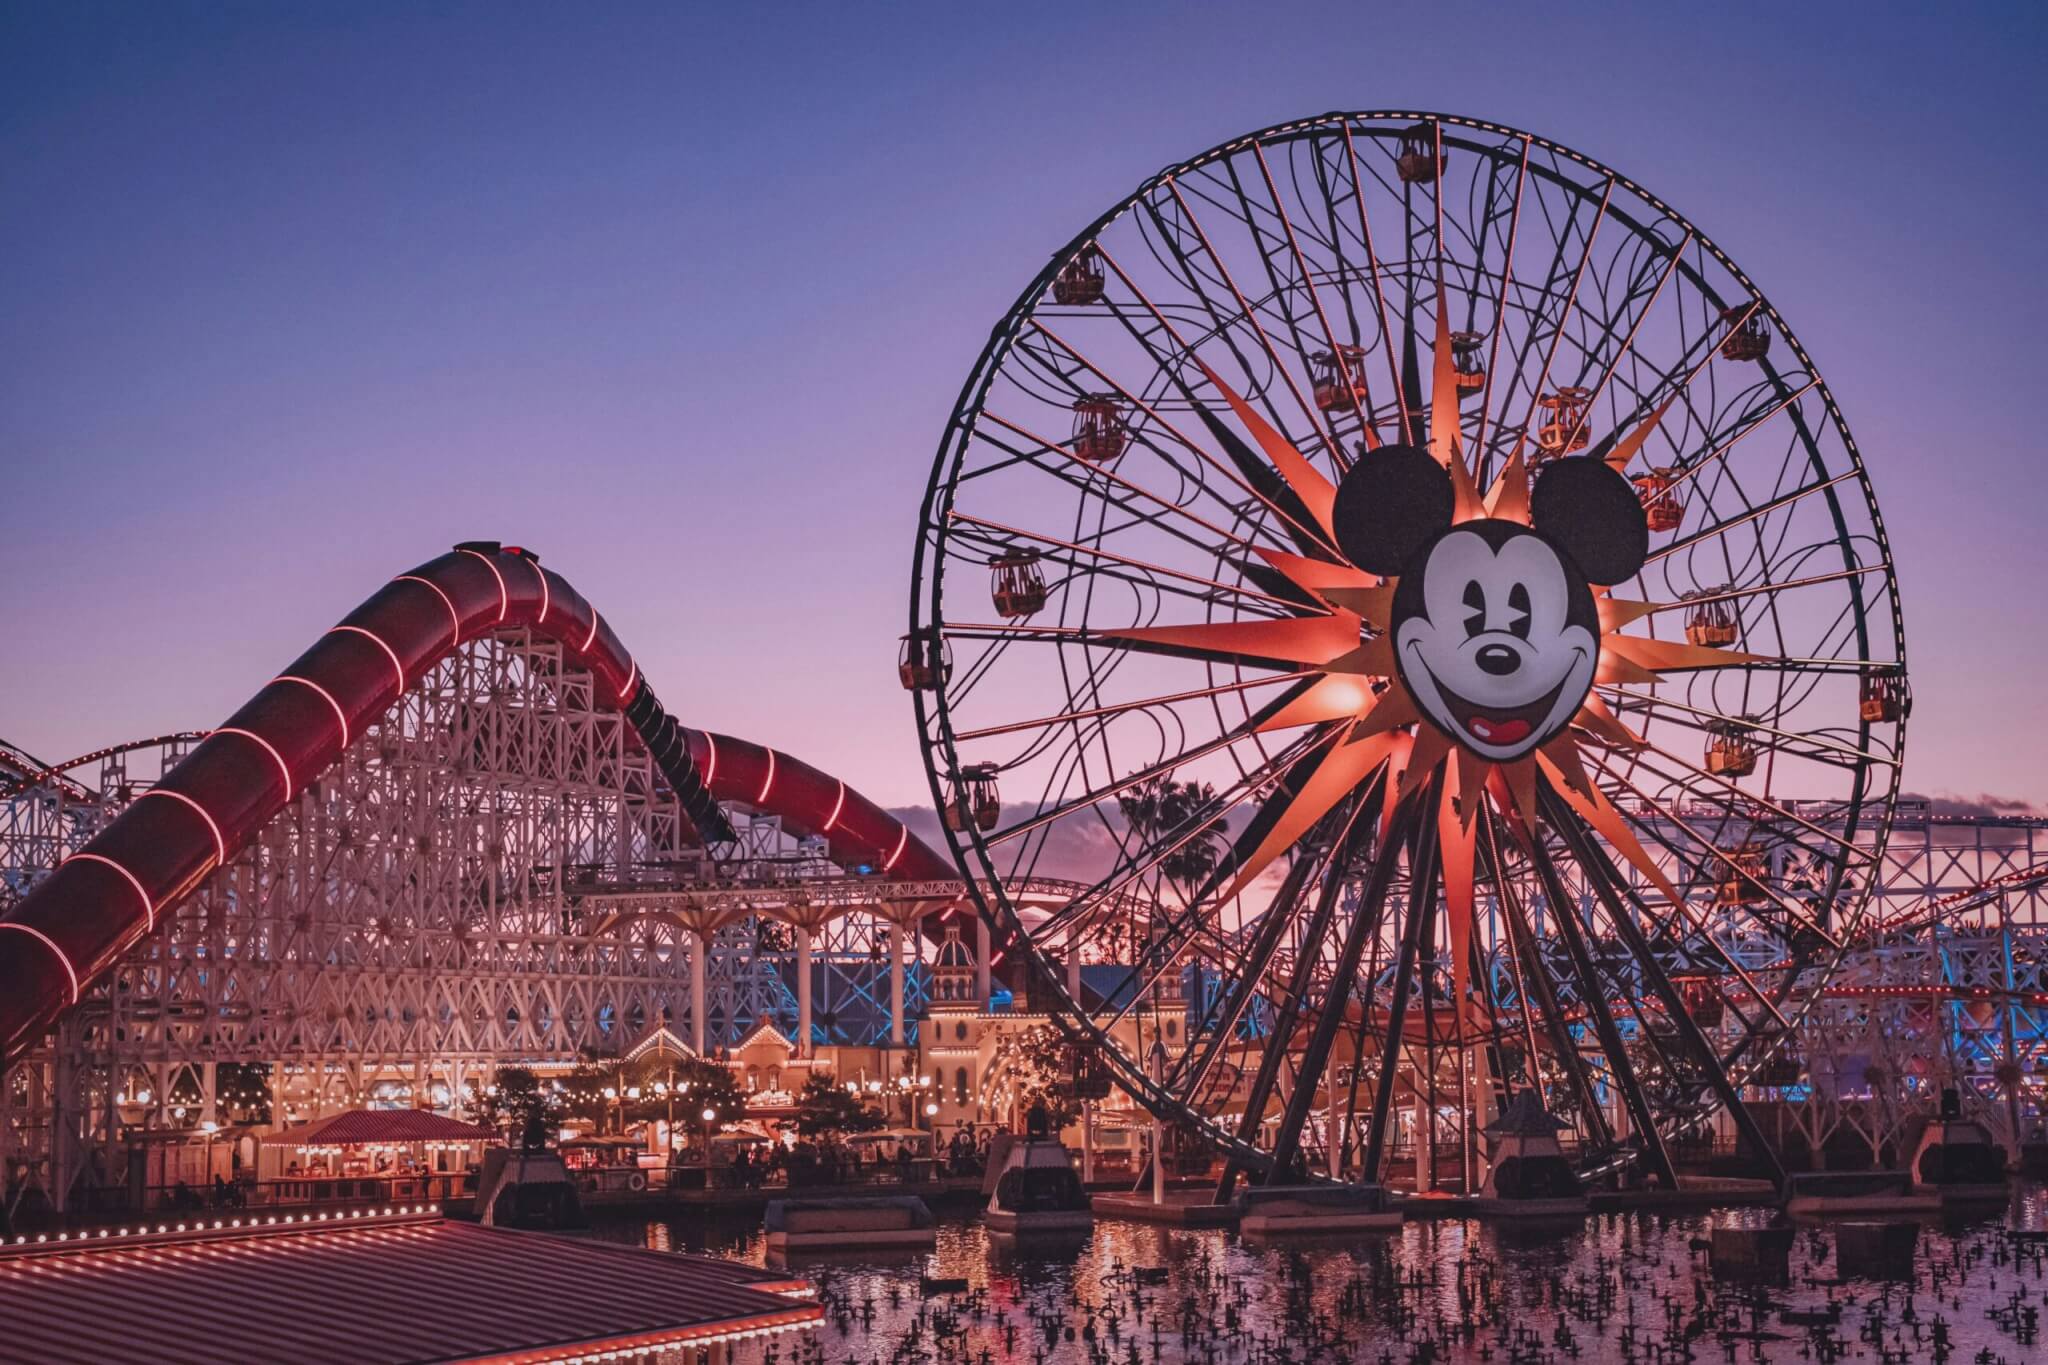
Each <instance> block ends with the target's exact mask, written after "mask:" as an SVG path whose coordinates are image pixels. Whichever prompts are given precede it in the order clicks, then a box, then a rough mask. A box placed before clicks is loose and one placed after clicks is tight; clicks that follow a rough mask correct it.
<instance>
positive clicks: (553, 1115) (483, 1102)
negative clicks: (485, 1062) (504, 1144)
mask: <svg viewBox="0 0 2048 1365" xmlns="http://www.w3.org/2000/svg"><path fill="white" fill-rule="evenodd" d="M462 1108H463V1114H464V1116H465V1117H466V1118H468V1120H469V1121H470V1122H471V1123H475V1124H481V1125H482V1126H483V1127H486V1128H493V1129H496V1130H497V1131H498V1132H501V1133H504V1132H507V1131H508V1130H517V1132H518V1133H519V1134H520V1135H522V1140H527V1139H530V1138H531V1137H532V1135H533V1134H534V1133H536V1132H538V1133H540V1134H542V1135H543V1136H544V1135H545V1134H547V1133H551V1132H553V1131H554V1130H555V1129H556V1128H557V1127H558V1126H560V1124H561V1119H562V1103H561V1097H560V1096H559V1095H557V1094H556V1092H555V1091H554V1090H553V1089H552V1088H551V1087H548V1086H544V1085H542V1084H541V1081H540V1077H538V1076H536V1075H534V1074H533V1072H532V1071H531V1070H530V1069H529V1068H527V1067H523V1066H501V1067H499V1068H498V1069H497V1070H495V1071H493V1072H492V1073H491V1080H490V1083H489V1084H488V1085H479V1084H477V1082H475V1081H471V1082H470V1083H469V1095H468V1096H467V1098H466V1099H465V1100H464V1101H463V1106H462Z"/></svg>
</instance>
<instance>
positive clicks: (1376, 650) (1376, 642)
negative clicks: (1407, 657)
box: [1323, 635, 1394, 678]
mask: <svg viewBox="0 0 2048 1365" xmlns="http://www.w3.org/2000/svg"><path fill="white" fill-rule="evenodd" d="M1323 667H1324V668H1327V669H1329V670H1330V672H1332V673H1357V674H1363V675H1364V676H1366V677H1368V678H1384V677H1388V676H1390V675H1391V674H1392V673H1393V671H1394V639H1393V637H1392V636H1390V635H1375V636H1373V638H1372V639H1370V640H1366V641H1363V642H1361V643H1360V644H1359V646H1358V648H1356V649H1353V650H1348V651H1346V652H1345V653H1343V654H1340V655H1338V656H1337V657H1336V658H1334V659H1332V660H1330V661H1329V662H1328V663H1326V664H1324V665H1323Z"/></svg>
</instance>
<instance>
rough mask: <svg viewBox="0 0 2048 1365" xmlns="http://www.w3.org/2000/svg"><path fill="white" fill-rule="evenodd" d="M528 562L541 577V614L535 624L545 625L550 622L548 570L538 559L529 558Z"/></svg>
mask: <svg viewBox="0 0 2048 1365" xmlns="http://www.w3.org/2000/svg"><path fill="white" fill-rule="evenodd" d="M526 562H527V563H528V564H531V565H532V566H533V571H534V573H535V574H537V575H539V577H540V616H539V617H538V618H537V619H536V620H535V621H534V624H535V625H537V626H544V625H546V624H547V623H548V571H547V570H546V569H543V568H542V567H541V566H540V561H539V560H537V559H529V560H527V561H526Z"/></svg>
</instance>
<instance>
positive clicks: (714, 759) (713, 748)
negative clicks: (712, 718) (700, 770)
mask: <svg viewBox="0 0 2048 1365" xmlns="http://www.w3.org/2000/svg"><path fill="white" fill-rule="evenodd" d="M697 733H698V734H700V735H702V736H704V751H705V754H706V756H707V757H708V758H709V759H710V760H711V761H710V762H708V763H706V764H705V765H704V790H705V791H710V790H711V782H712V779H714V778H716V777H717V776H718V741H717V740H715V739H713V738H712V737H711V732H710V731H709V730H699V731H698V732H697Z"/></svg>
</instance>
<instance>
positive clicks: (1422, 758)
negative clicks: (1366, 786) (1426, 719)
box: [1401, 725, 1451, 796]
mask: <svg viewBox="0 0 2048 1365" xmlns="http://www.w3.org/2000/svg"><path fill="white" fill-rule="evenodd" d="M1450 751H1451V741H1450V740H1449V738H1447V737H1446V736H1445V734H1444V732H1443V731H1441V730H1439V729H1437V728H1436V727H1435V726H1434V725H1418V726H1416V727H1415V747H1414V748H1413V749H1412V750H1410V751H1409V754H1408V767H1407V769H1406V770H1405V771H1404V772H1403V773H1402V774H1401V794H1402V795H1403V796H1406V795H1408V793H1409V792H1411V791H1414V790H1417V789H1419V788H1420V787H1421V786H1422V784H1423V783H1424V782H1427V781H1428V780H1429V777H1430V774H1432V773H1434V772H1435V771H1436V770H1437V765H1439V764H1440V763H1442V762H1443V761H1444V757H1445V755H1447V754H1449V753H1450Z"/></svg>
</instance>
